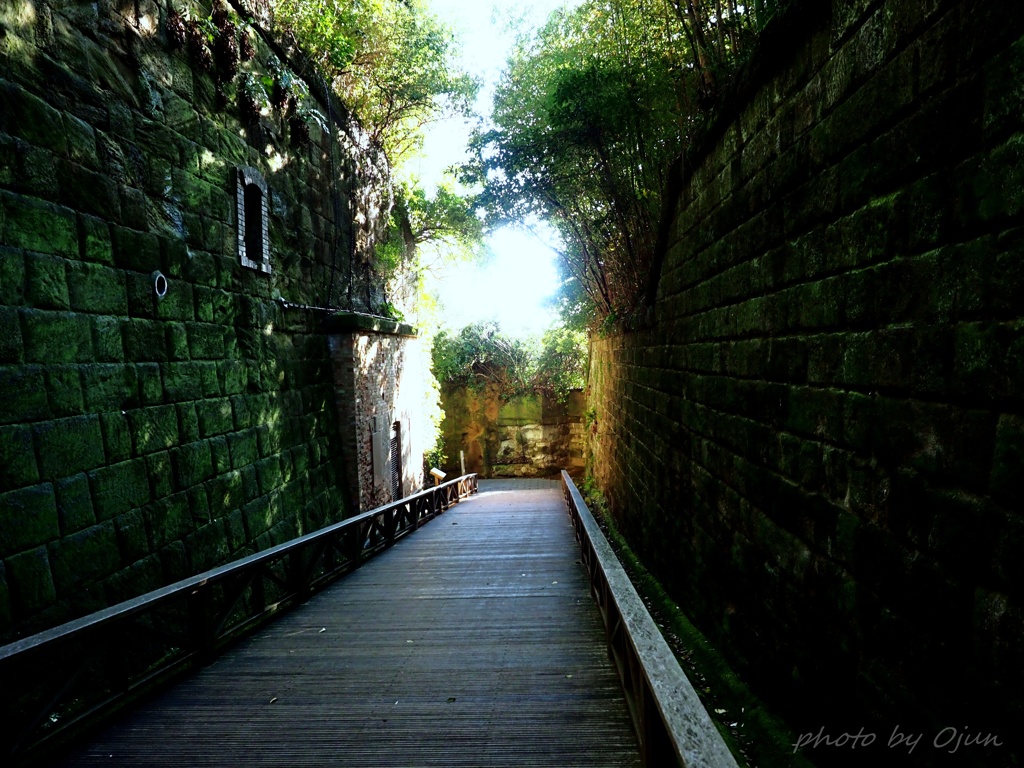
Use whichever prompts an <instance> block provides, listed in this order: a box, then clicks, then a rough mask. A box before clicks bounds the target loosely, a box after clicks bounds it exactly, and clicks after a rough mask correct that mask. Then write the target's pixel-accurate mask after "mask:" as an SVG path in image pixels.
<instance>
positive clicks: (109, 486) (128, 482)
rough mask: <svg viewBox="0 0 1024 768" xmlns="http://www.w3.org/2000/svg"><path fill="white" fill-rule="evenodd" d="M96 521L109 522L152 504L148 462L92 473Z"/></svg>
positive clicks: (132, 463) (127, 462)
mask: <svg viewBox="0 0 1024 768" xmlns="http://www.w3.org/2000/svg"><path fill="white" fill-rule="evenodd" d="M89 481H90V483H91V485H92V494H93V500H94V502H95V505H96V518H97V519H98V520H101V521H102V520H109V519H110V518H113V517H117V516H118V515H120V514H123V513H125V512H128V511H130V510H132V509H137V508H139V507H142V506H144V505H145V504H146V502H148V501H149V478H148V476H147V474H146V462H145V459H132V460H131V461H122V462H120V463H118V464H111V465H110V466H107V467H102V468H100V469H97V470H96V471H94V472H90V473H89Z"/></svg>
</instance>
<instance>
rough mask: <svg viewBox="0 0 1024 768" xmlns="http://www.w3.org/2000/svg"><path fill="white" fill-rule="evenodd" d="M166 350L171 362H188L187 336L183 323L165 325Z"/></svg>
mask: <svg viewBox="0 0 1024 768" xmlns="http://www.w3.org/2000/svg"><path fill="white" fill-rule="evenodd" d="M167 350H168V353H169V357H170V359H171V360H173V361H175V362H178V361H182V360H190V359H191V356H190V355H189V350H188V334H186V333H185V325H184V324H183V323H167Z"/></svg>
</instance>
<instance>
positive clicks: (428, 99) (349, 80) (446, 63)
mask: <svg viewBox="0 0 1024 768" xmlns="http://www.w3.org/2000/svg"><path fill="white" fill-rule="evenodd" d="M274 7H275V14H276V19H277V21H278V23H280V24H282V25H283V26H285V27H286V28H287V29H289V30H290V31H291V32H292V34H293V35H294V37H295V38H296V40H297V41H298V42H299V44H300V45H301V47H302V48H303V49H304V50H305V51H306V52H307V53H308V54H309V55H310V56H311V57H312V58H313V60H314V61H315V62H316V63H317V64H318V65H319V66H320V68H321V69H322V70H323V73H324V74H325V76H326V77H327V79H328V81H329V82H331V84H332V85H333V87H334V89H335V91H336V92H337V93H338V95H339V96H340V97H341V98H342V100H343V101H344V102H345V103H346V105H347V106H348V107H349V108H350V109H351V110H352V111H353V112H354V113H355V114H356V115H358V117H359V120H360V122H361V123H362V125H363V127H364V128H365V129H366V130H367V132H368V133H369V135H370V138H371V140H372V141H374V142H376V143H377V144H379V145H380V146H382V147H383V148H384V151H385V153H386V154H387V156H388V159H389V161H390V163H391V164H392V165H393V166H394V165H396V164H398V163H400V162H401V161H402V160H403V159H404V158H406V157H408V156H409V155H410V153H412V152H413V151H415V150H416V149H417V148H418V147H419V145H420V142H421V140H422V129H423V127H424V126H425V125H426V124H427V123H429V122H431V121H433V120H437V119H438V118H440V117H443V116H446V115H456V114H457V115H465V116H468V115H469V114H470V112H471V110H472V104H473V100H474V99H475V98H476V92H477V89H478V87H479V84H478V83H477V82H476V81H475V80H474V79H473V78H472V77H470V76H469V75H468V74H466V73H465V72H463V71H461V70H460V69H459V67H458V66H457V65H456V63H455V56H456V51H457V46H456V42H455V37H454V35H453V33H452V32H451V30H450V29H449V28H448V27H447V26H445V25H444V24H442V23H441V22H440V21H439V20H438V19H437V18H436V17H435V16H433V15H431V14H430V13H428V12H427V10H426V7H425V5H424V3H423V0H358V1H357V2H346V0H275V6H274Z"/></svg>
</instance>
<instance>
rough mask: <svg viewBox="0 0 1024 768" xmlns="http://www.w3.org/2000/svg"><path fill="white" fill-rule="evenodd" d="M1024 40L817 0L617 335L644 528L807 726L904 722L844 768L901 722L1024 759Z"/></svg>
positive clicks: (620, 412) (705, 169)
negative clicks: (642, 303)
mask: <svg viewBox="0 0 1024 768" xmlns="http://www.w3.org/2000/svg"><path fill="white" fill-rule="evenodd" d="M1022 33H1024V9H1022V6H1020V5H1019V4H1017V3H981V4H979V3H958V2H943V1H942V0H884V1H881V0H875V1H873V2H868V1H867V0H857V1H856V2H851V1H849V0H842V1H841V2H840V1H839V0H836V1H835V2H832V3H814V2H802V3H796V5H795V8H794V9H793V11H792V12H791V13H790V14H788V15H787V16H786V17H784V18H783V19H782V20H781V21H780V22H779V23H778V24H776V25H775V26H774V27H773V28H772V29H770V30H769V31H768V33H767V34H766V37H765V41H764V42H765V47H764V49H763V51H762V53H763V55H762V56H761V57H760V58H759V59H757V60H756V63H755V66H754V70H753V77H752V82H753V83H754V85H753V87H751V88H750V89H749V90H747V91H746V92H743V93H741V94H739V95H738V97H737V98H736V99H735V100H734V101H733V102H732V103H731V105H732V106H731V107H730V110H731V111H727V113H726V115H725V116H724V119H723V120H722V121H721V122H720V123H719V124H718V125H717V126H716V128H715V129H714V130H712V131H710V132H709V134H708V140H707V141H706V142H705V144H704V145H703V146H702V147H701V149H700V151H698V152H695V153H693V154H691V155H690V157H688V158H687V162H688V164H687V166H686V167H685V168H684V173H683V176H682V179H681V190H682V192H681V195H680V197H679V199H678V205H677V207H676V210H675V213H674V216H673V217H672V222H671V228H670V230H669V231H670V234H669V237H668V250H667V253H666V256H665V260H664V264H663V268H662V271H661V274H660V282H659V283H658V288H657V299H656V302H655V303H654V305H653V307H652V308H651V310H650V312H649V315H648V316H647V317H646V318H642V319H639V320H636V321H635V322H634V324H633V326H632V328H631V329H630V330H628V331H626V332H623V333H621V334H619V335H616V336H613V337H610V338H605V339H595V340H594V341H593V342H592V347H591V351H592V355H591V360H592V363H591V368H590V380H589V387H590V395H589V402H588V406H590V407H592V408H593V409H594V411H593V413H594V414H595V415H596V421H595V422H594V423H593V426H592V429H591V430H590V435H591V436H590V438H589V450H590V466H591V467H592V471H593V473H594V474H595V476H596V478H597V480H598V481H599V484H600V486H601V487H602V488H603V490H604V491H605V493H606V494H607V497H608V499H609V500H610V502H611V506H612V508H613V509H614V511H615V514H616V516H617V518H618V521H619V524H620V525H621V528H622V530H623V531H624V532H625V533H626V534H627V536H628V538H629V540H630V542H631V543H632V545H633V546H634V547H635V548H636V549H637V550H638V551H639V552H641V553H642V554H643V557H644V559H645V561H646V562H647V563H648V564H649V565H650V566H651V568H652V569H653V570H654V571H655V572H656V573H657V574H658V576H659V577H660V578H661V579H662V580H663V582H664V583H665V584H666V586H667V587H668V588H669V589H670V591H671V592H672V594H673V595H674V596H675V597H676V598H677V599H678V600H679V602H680V603H681V605H682V607H683V608H684V610H685V611H686V612H687V613H688V614H689V615H690V616H691V617H692V618H693V619H694V620H695V622H696V623H697V624H698V625H699V627H700V628H701V629H702V630H703V631H704V632H705V633H706V634H707V635H709V636H710V637H712V638H714V640H715V641H716V642H717V643H718V644H719V645H720V647H721V648H722V649H723V650H724V651H725V652H726V653H727V655H728V657H729V658H730V659H731V660H732V661H733V662H734V663H735V664H736V665H737V667H738V668H739V669H740V670H741V672H742V674H743V675H744V676H745V677H747V678H748V679H749V680H750V681H751V682H752V683H754V684H755V686H756V688H757V690H758V691H759V692H760V693H761V695H763V696H764V697H765V698H766V699H767V700H769V701H774V702H776V703H777V704H779V705H780V706H782V707H783V708H784V709H785V710H786V711H787V712H788V713H789V715H790V718H791V720H792V722H793V723H794V729H795V730H796V731H797V732H798V733H803V732H812V733H814V734H818V733H819V729H820V728H822V727H824V729H825V731H824V732H825V733H826V734H828V733H831V734H832V735H833V736H838V735H840V734H842V733H854V734H855V733H857V732H858V729H859V728H860V727H861V726H864V727H865V728H866V729H867V730H868V731H873V732H875V733H877V734H879V738H878V744H876V745H875V748H874V749H875V752H874V753H872V751H871V750H867V751H866V752H865V753H864V754H861V753H858V755H856V756H851V754H850V751H849V748H847V749H846V750H843V749H836V748H831V749H830V748H826V747H824V746H822V747H821V748H818V749H814V750H812V751H808V752H807V756H808V757H810V758H811V759H813V760H815V761H819V760H820V761H821V762H823V763H824V764H830V763H832V764H836V763H841V761H842V760H844V759H849V760H854V757H856V758H857V759H856V760H855V761H854V762H855V763H856V764H866V763H864V762H863V761H864V760H867V761H868V762H874V759H875V758H877V759H878V760H882V761H883V762H886V764H888V761H891V760H892V759H893V755H894V754H896V753H895V752H892V751H890V750H888V749H887V745H886V740H887V739H888V737H889V735H890V734H891V733H892V731H893V728H894V727H896V726H899V728H900V729H901V731H902V732H903V733H923V734H925V735H924V738H923V740H922V742H921V745H920V746H919V748H918V749H917V750H915V752H914V754H913V755H911V759H915V760H918V761H921V762H923V763H925V764H931V761H938V760H939V756H938V750H937V749H936V748H935V747H934V746H933V743H932V742H933V740H934V737H935V736H936V735H937V734H938V733H939V732H940V731H941V729H942V728H945V727H947V726H952V727H954V728H956V729H958V731H959V732H960V733H963V732H964V729H965V728H967V729H968V730H969V731H970V733H971V734H977V733H979V732H980V733H981V734H982V735H986V734H990V733H996V734H998V736H999V739H1000V740H1001V742H1002V744H1003V745H1004V747H1003V748H1001V749H1002V751H1001V750H1000V748H997V747H994V746H992V747H990V748H989V749H987V750H986V749H981V748H976V749H966V748H962V749H961V750H960V751H958V752H957V753H956V755H955V759H956V760H959V761H961V762H957V764H958V765H973V764H988V765H996V764H999V765H1007V764H1015V763H1012V762H1008V761H1009V759H1010V757H1009V756H1010V755H1011V754H1013V753H1016V754H1017V755H1018V757H1017V759H1018V760H1019V759H1020V757H1019V756H1020V754H1021V752H1022V750H1021V742H1020V739H1019V728H1018V727H1017V726H1016V725H1015V724H1016V723H1019V722H1020V721H1021V719H1022V718H1024V695H1022V693H1021V692H1022V691H1024V642H1022V640H1021V638H1022V637H1024V557H1022V554H1024V507H1022V501H1021V499H1022V496H1021V493H1020V489H1019V487H1018V486H1019V484H1020V481H1021V479H1022V478H1024V418H1022V413H1024V311H1022V310H1024V228H1022V226H1021V224H1022V222H1024V193H1022V190H1024V162H1022V161H1024V99H1022V91H1021V86H1020V82H1021V74H1022V73H1024V38H1022ZM1007 744H1009V746H1005V745H1007ZM872 754H874V757H871V755H872ZM906 754H907V751H906V749H905V748H904V750H903V751H901V752H899V755H900V758H901V759H903V758H905V757H906ZM883 762H879V764H883ZM842 764H847V763H842Z"/></svg>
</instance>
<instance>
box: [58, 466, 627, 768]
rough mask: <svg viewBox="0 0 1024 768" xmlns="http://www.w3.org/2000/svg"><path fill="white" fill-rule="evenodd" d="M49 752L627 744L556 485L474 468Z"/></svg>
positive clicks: (466, 754) (486, 753)
mask: <svg viewBox="0 0 1024 768" xmlns="http://www.w3.org/2000/svg"><path fill="white" fill-rule="evenodd" d="M64 764H66V765H76V766H87V765H99V764H102V765H105V766H109V765H111V764H120V765H149V766H161V765H168V766H170V765H174V766H180V765H190V766H238V765H263V764H266V765H288V766H307V765H308V766H330V765H338V766H342V765H344V766H354V767H358V766H373V767H375V768H383V767H385V766H475V767H477V768H486V767H487V766H506V767H507V766H588V767H589V768H602V767H603V766H607V767H608V768H612V767H613V766H614V767H615V768H623V767H631V766H639V764H640V759H639V753H638V749H637V744H636V741H635V738H634V736H633V733H632V728H631V725H630V720H629V714H628V710H627V707H626V704H625V700H624V698H623V695H622V690H621V687H620V685H619V682H618V679H617V677H616V675H615V671H614V668H613V666H612V665H611V663H610V661H609V659H608V655H607V646H606V643H605V640H604V631H603V626H602V623H601V618H600V615H599V613H598V610H597V607H596V606H595V604H594V602H593V600H592V599H591V598H590V594H589V583H588V580H587V575H586V573H585V571H584V569H583V566H582V565H581V564H580V563H579V556H578V554H577V550H576V544H575V541H574V537H573V531H572V526H571V523H570V521H569V517H568V516H567V515H566V513H565V507H564V504H563V502H562V497H561V492H560V486H559V484H558V482H557V481H526V482H515V481H492V482H487V481H481V484H480V493H479V494H478V495H477V496H474V497H472V498H471V499H469V500H468V501H465V502H463V503H461V504H458V505H456V506H455V507H453V508H452V509H451V510H449V511H448V512H447V513H446V514H445V515H444V516H442V517H440V518H438V520H437V521H435V522H434V524H433V525H429V526H426V527H424V528H423V529H421V530H420V531H418V532H417V533H416V535H415V536H411V537H409V538H407V539H405V540H403V541H402V543H401V544H399V545H397V546H395V547H393V548H392V549H390V550H388V551H386V552H384V553H383V554H381V555H380V556H378V557H377V558H375V559H374V560H373V561H371V562H369V563H368V564H366V565H364V566H363V567H362V568H361V569H360V570H358V571H356V572H355V573H353V574H351V575H350V576H348V577H346V578H345V579H344V580H342V581H341V582H339V583H338V584H336V585H334V586H332V587H330V588H329V589H327V590H325V591H323V592H322V593H320V594H319V595H317V596H316V597H315V598H313V599H312V600H310V601H309V602H308V603H307V604H306V605H304V606H301V607H299V608H297V609H296V610H295V611H293V612H291V613H290V614H288V615H287V616H284V617H283V618H281V619H280V620H279V621H276V622H275V623H273V624H272V625H270V626H269V627H267V628H266V629H265V630H263V631H262V632H261V633H260V634H259V635H257V636H254V637H252V638H250V639H248V640H246V641H244V642H243V643H241V644H239V646H237V647H236V648H234V649H233V650H232V651H230V652H229V653H227V654H226V655H224V656H223V657H221V658H220V659H219V660H217V661H216V662H214V663H213V664H211V665H210V666H209V667H207V668H205V669H202V670H200V671H199V672H198V673H196V674H195V675H193V676H192V677H191V678H189V679H188V680H186V681H184V682H183V683H181V684H180V685H178V686H176V687H175V688H173V689H171V690H169V691H167V692H166V693H165V694H163V695H161V696H160V697H158V698H156V699H154V700H152V701H150V702H148V703H146V704H144V705H142V706H141V707H140V708H138V709H137V710H136V711H135V712H133V713H132V714H131V715H129V716H128V717H126V718H125V719H124V720H122V721H120V722H119V723H117V724H115V725H113V726H111V727H110V728H108V729H107V730H106V731H104V732H102V733H101V734H99V735H98V736H97V737H96V738H95V740H94V741H92V742H91V743H90V744H87V745H85V746H82V747H80V748H78V749H77V751H75V752H74V753H72V754H69V755H67V756H66V761H65V763H64Z"/></svg>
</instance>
